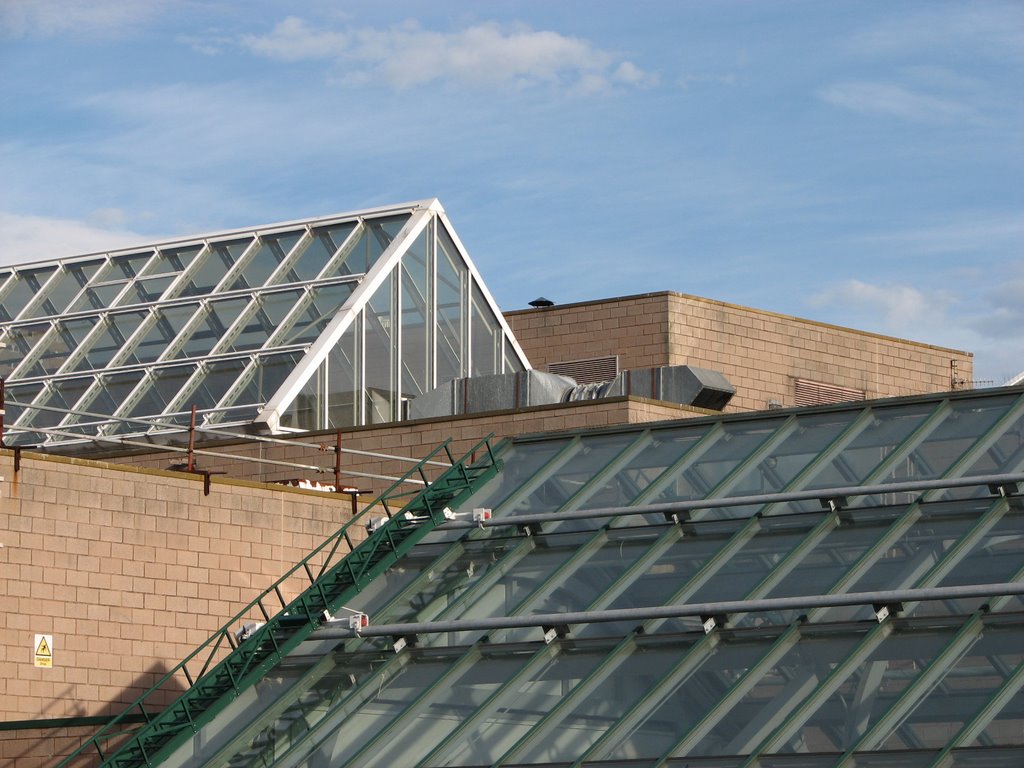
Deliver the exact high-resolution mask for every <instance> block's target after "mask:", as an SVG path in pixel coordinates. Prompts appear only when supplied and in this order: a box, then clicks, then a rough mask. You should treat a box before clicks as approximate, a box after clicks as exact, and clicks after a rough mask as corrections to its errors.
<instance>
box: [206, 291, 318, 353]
mask: <svg viewBox="0 0 1024 768" xmlns="http://www.w3.org/2000/svg"><path fill="white" fill-rule="evenodd" d="M301 298H302V291H301V290H291V291H275V292H273V293H266V294H263V295H262V296H259V297H258V298H257V299H256V301H255V302H253V304H252V305H250V306H249V308H248V310H247V312H246V320H245V324H244V325H243V326H242V328H241V329H240V331H239V333H238V335H237V336H236V337H235V338H234V339H232V340H231V341H230V342H229V343H226V344H225V345H224V346H223V347H219V348H218V351H220V352H246V351H248V350H251V349H259V348H260V347H263V346H264V345H265V344H266V343H267V341H269V339H270V336H271V334H273V333H274V331H276V330H277V329H278V328H279V327H280V326H281V324H282V322H283V321H284V319H285V317H287V316H288V313H289V312H291V310H292V308H293V307H294V306H295V303H296V302H297V301H299V300H300V299H301Z"/></svg>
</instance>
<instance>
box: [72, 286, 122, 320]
mask: <svg viewBox="0 0 1024 768" xmlns="http://www.w3.org/2000/svg"><path fill="white" fill-rule="evenodd" d="M127 284H128V281H127V280H119V281H117V282H115V283H104V284H103V285H97V286H94V287H92V288H86V289H85V290H84V291H83V292H82V293H81V295H80V296H79V297H78V300H77V301H75V303H74V304H73V305H72V306H71V307H70V308H69V310H68V311H69V312H85V311H86V310H90V309H107V308H109V307H111V306H113V304H114V299H115V298H117V295H118V294H119V293H121V291H123V290H124V287H125V286H126V285H127Z"/></svg>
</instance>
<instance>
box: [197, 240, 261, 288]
mask: <svg viewBox="0 0 1024 768" xmlns="http://www.w3.org/2000/svg"><path fill="white" fill-rule="evenodd" d="M251 242H252V240H250V239H246V240H234V241H231V242H224V243H212V244H211V248H210V249H209V250H207V251H206V252H205V255H204V256H203V257H202V262H201V263H200V264H199V266H198V267H197V268H196V271H195V273H194V274H193V275H192V277H191V279H190V280H189V282H188V284H187V285H185V287H184V288H182V291H181V295H182V296H202V295H205V294H207V293H210V292H211V291H213V289H214V288H215V287H216V286H217V284H218V283H220V281H221V280H223V279H224V275H226V274H227V271H228V269H230V268H231V267H232V266H234V264H235V262H237V261H238V259H239V258H241V256H242V254H243V253H245V249H246V248H248V247H249V244H250V243H251Z"/></svg>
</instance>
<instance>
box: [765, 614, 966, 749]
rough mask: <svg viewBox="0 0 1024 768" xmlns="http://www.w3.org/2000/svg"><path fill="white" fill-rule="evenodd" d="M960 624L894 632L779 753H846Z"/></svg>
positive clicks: (800, 727) (951, 636) (940, 649)
mask: <svg viewBox="0 0 1024 768" xmlns="http://www.w3.org/2000/svg"><path fill="white" fill-rule="evenodd" d="M954 633H955V628H953V629H942V630H924V629H920V630H914V631H905V632H898V633H893V634H891V635H889V637H888V638H886V639H885V641H883V642H882V644H881V645H879V646H878V647H877V648H876V649H875V650H874V651H873V652H872V653H871V655H870V656H869V657H868V658H867V660H866V661H864V662H863V663H862V664H860V665H859V666H857V667H856V668H855V669H854V670H853V672H852V674H850V675H849V676H847V677H846V678H845V679H844V680H842V681H841V682H840V683H839V684H838V688H837V689H836V690H835V692H834V693H833V694H832V695H831V696H829V698H828V699H827V700H826V701H825V703H824V704H823V705H822V706H820V707H818V708H817V709H816V710H814V712H813V713H811V714H810V716H809V717H808V718H807V720H806V722H804V723H802V724H801V725H800V726H799V727H798V729H797V730H796V732H795V733H794V735H793V736H792V737H791V738H790V739H789V741H788V742H787V743H786V744H785V745H784V746H783V747H782V748H781V749H779V750H778V751H779V752H843V751H845V750H847V749H849V748H850V747H852V746H853V745H854V744H856V743H857V741H858V740H859V739H860V738H861V737H862V736H864V734H866V733H867V732H868V731H869V730H870V729H871V727H872V726H874V725H875V723H877V722H878V720H879V718H880V717H881V716H882V715H884V714H885V713H886V712H887V711H888V710H889V709H890V707H891V706H892V705H893V704H894V703H895V702H896V700H897V699H898V698H899V697H900V696H901V695H902V694H903V693H904V692H905V691H906V690H907V688H909V687H910V686H911V685H912V684H913V683H914V680H915V678H916V677H917V676H918V675H919V674H920V673H921V671H922V670H924V669H927V668H928V666H929V664H931V663H932V662H933V660H934V659H935V657H936V656H937V655H938V654H939V653H940V652H941V651H942V650H943V649H944V648H945V647H946V645H947V644H948V643H949V641H950V640H951V639H952V638H953V635H954Z"/></svg>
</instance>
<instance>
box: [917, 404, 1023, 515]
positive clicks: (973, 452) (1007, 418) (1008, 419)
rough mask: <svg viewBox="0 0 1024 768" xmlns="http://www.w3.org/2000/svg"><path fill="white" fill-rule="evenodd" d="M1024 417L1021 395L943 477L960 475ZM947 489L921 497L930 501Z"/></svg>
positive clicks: (929, 492) (1008, 468)
mask: <svg viewBox="0 0 1024 768" xmlns="http://www.w3.org/2000/svg"><path fill="white" fill-rule="evenodd" d="M1022 417H1024V396H1021V397H1020V398H1019V399H1018V400H1017V402H1016V403H1014V404H1013V405H1012V406H1011V407H1010V408H1008V409H1007V410H1006V413H1004V414H1003V415H1002V416H1001V417H999V419H998V420H996V422H995V424H993V425H992V426H991V427H989V428H988V429H987V430H986V431H985V433H984V434H983V435H981V436H979V437H978V438H977V439H976V440H975V441H974V442H973V443H972V444H971V446H970V447H969V448H968V449H967V450H966V451H964V452H963V453H962V454H961V455H960V457H959V458H957V460H956V461H954V462H953V464H951V465H950V467H949V468H948V469H947V470H946V471H945V472H944V473H943V475H942V476H943V477H946V478H953V477H961V476H962V475H963V474H964V472H965V470H968V469H970V468H971V467H972V466H973V465H974V464H975V462H977V461H978V459H979V458H981V457H982V456H984V455H985V453H986V452H987V451H988V450H989V449H990V448H991V447H992V446H993V445H995V444H996V442H997V441H998V440H999V439H1000V438H1001V437H1002V436H1003V435H1004V434H1005V432H1006V430H1007V429H1009V428H1010V427H1011V426H1013V425H1014V424H1015V423H1016V422H1017V421H1018V420H1019V419H1021V418H1022ZM1015 469H1016V468H1013V469H1011V468H1010V467H1003V471H1004V472H1012V471H1015ZM946 493H948V491H926V492H925V494H924V496H923V498H924V499H925V500H926V501H931V500H932V499H933V498H934V497H936V496H939V495H942V494H946Z"/></svg>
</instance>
